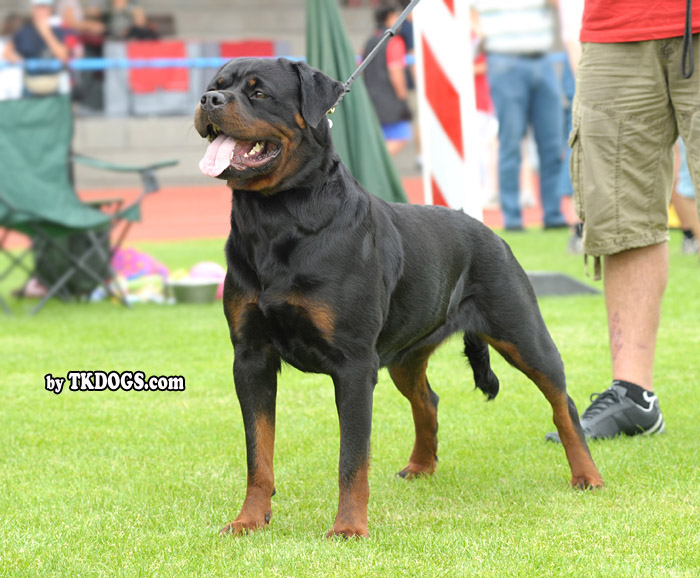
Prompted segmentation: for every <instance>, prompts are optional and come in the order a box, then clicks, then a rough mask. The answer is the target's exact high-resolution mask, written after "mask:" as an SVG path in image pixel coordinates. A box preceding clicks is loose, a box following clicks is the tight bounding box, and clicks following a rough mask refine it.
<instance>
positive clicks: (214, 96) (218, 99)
mask: <svg viewBox="0 0 700 578" xmlns="http://www.w3.org/2000/svg"><path fill="white" fill-rule="evenodd" d="M199 102H200V104H201V105H202V108H203V109H204V110H206V111H210V110H214V109H215V108H218V107H220V106H223V105H224V104H226V96H225V95H224V94H222V93H221V92H218V91H216V90H210V91H209V92H205V93H204V95H203V96H202V98H201V99H200V101H199Z"/></svg>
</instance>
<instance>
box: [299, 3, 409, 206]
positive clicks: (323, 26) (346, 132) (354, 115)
mask: <svg viewBox="0 0 700 578" xmlns="http://www.w3.org/2000/svg"><path fill="white" fill-rule="evenodd" d="M369 26H371V22H368V29H369ZM306 57H307V62H308V63H309V64H310V65H311V66H314V67H315V68H318V69H319V70H321V71H323V72H324V73H326V74H327V75H328V76H330V77H331V78H334V79H336V80H339V81H340V82H345V81H346V80H347V79H348V77H349V76H350V75H351V74H352V73H353V71H354V70H355V68H356V67H357V63H356V62H355V51H354V50H353V48H352V46H351V44H350V40H349V38H348V35H347V33H346V32H345V28H344V26H343V22H342V20H341V17H340V10H339V9H338V3H337V0H307V4H306ZM329 118H330V119H331V120H332V121H333V142H334V144H335V148H336V150H337V151H338V154H339V155H340V158H341V159H343V162H344V163H345V164H346V165H347V167H348V168H349V169H350V172H352V174H353V175H354V176H355V178H356V179H357V180H358V181H359V182H360V183H362V186H363V187H365V188H366V189H367V190H368V191H370V192H372V193H374V194H375V195H377V196H378V197H380V198H382V199H384V200H386V201H396V202H404V203H405V202H407V198H406V193H405V192H404V190H403V186H402V185H401V179H400V177H399V175H398V172H397V171H396V167H395V166H394V163H393V161H392V159H391V156H390V155H389V153H388V152H387V150H386V146H385V145H384V136H383V135H382V130H381V127H380V126H379V121H378V120H377V116H376V114H375V112H374V107H373V105H372V101H371V100H370V98H369V94H368V93H367V89H366V88H365V85H364V81H363V80H362V78H358V79H357V80H356V81H355V83H354V84H353V85H352V90H351V91H350V93H349V94H347V95H346V96H345V98H344V99H343V101H342V102H341V103H340V105H339V106H338V107H337V108H336V111H335V113H333V114H332V115H331V116H330V117H329Z"/></svg>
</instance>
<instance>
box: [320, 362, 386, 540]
mask: <svg viewBox="0 0 700 578" xmlns="http://www.w3.org/2000/svg"><path fill="white" fill-rule="evenodd" d="M333 383H334V385H335V403H336V406H337V408H338V417H339V419H340V464H339V476H338V483H339V487H340V494H339V499H338V514H337V515H336V518H335V523H334V524H333V528H331V530H330V531H329V532H328V533H327V534H326V537H331V536H337V535H342V536H345V537H346V538H350V537H352V536H360V537H367V536H368V533H367V502H368V501H369V479H368V475H369V441H370V434H371V432H372V395H373V393H374V386H375V385H376V383H377V369H375V368H373V369H371V370H362V371H357V370H356V371H348V372H345V373H344V374H342V375H338V376H334V377H333Z"/></svg>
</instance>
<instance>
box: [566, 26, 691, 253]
mask: <svg viewBox="0 0 700 578" xmlns="http://www.w3.org/2000/svg"><path fill="white" fill-rule="evenodd" d="M698 36H699V35H697V34H696V35H695V36H694V37H693V52H694V56H695V63H696V70H695V72H694V74H693V75H692V76H691V77H690V78H689V79H684V78H683V77H682V74H681V57H682V47H683V38H669V39H663V40H651V41H646V42H625V43H613V44H597V43H596V44H593V43H584V44H583V54H582V57H581V63H580V65H579V69H578V77H577V85H576V96H575V98H574V110H573V129H572V131H571V134H570V136H569V145H570V146H571V148H572V151H571V165H570V167H571V177H572V183H573V186H574V200H575V206H576V212H577V213H578V216H579V218H580V219H581V220H582V221H583V222H584V233H583V248H584V252H585V253H586V254H587V255H592V256H595V257H599V256H601V255H613V254H615V253H619V252H621V251H625V250H628V249H634V248H638V247H646V246H649V245H655V244H657V243H661V242H664V241H667V240H668V239H669V234H668V205H669V201H670V197H671V190H672V187H673V178H674V172H673V171H674V166H673V145H674V143H675V142H676V139H677V137H678V134H679V133H680V135H681V136H682V137H683V139H684V141H685V142H686V146H687V151H688V165H689V168H690V174H691V176H692V177H693V181H694V182H695V183H700V180H699V179H700V38H698Z"/></svg>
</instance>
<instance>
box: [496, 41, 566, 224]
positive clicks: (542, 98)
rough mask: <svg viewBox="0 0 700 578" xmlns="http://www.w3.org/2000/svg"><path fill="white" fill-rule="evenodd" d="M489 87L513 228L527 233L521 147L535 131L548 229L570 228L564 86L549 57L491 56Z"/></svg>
mask: <svg viewBox="0 0 700 578" xmlns="http://www.w3.org/2000/svg"><path fill="white" fill-rule="evenodd" d="M487 71H488V81H489V86H490V89H491V99H492V100H493V104H494V107H495V108H496V116H497V117H498V183H499V196H500V201H501V210H502V211H503V216H504V218H505V225H506V227H507V228H517V227H522V224H523V219H522V214H521V211H520V202H519V195H520V165H521V162H522V159H521V144H522V140H523V137H524V136H525V133H526V131H527V127H528V125H530V126H532V129H533V133H534V137H535V143H536V144H537V154H538V156H539V159H540V197H541V199H542V208H543V210H544V224H545V226H560V225H563V224H566V219H565V218H564V215H563V214H562V212H561V196H560V190H559V183H560V177H561V169H562V162H563V158H562V152H563V150H564V148H563V145H564V142H563V136H564V126H563V123H564V112H563V108H562V98H561V88H560V87H561V85H560V82H559V80H558V78H557V74H556V72H555V70H554V66H553V64H552V61H551V60H550V59H549V57H547V56H540V57H527V56H518V55H505V54H493V53H492V54H488V56H487Z"/></svg>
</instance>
